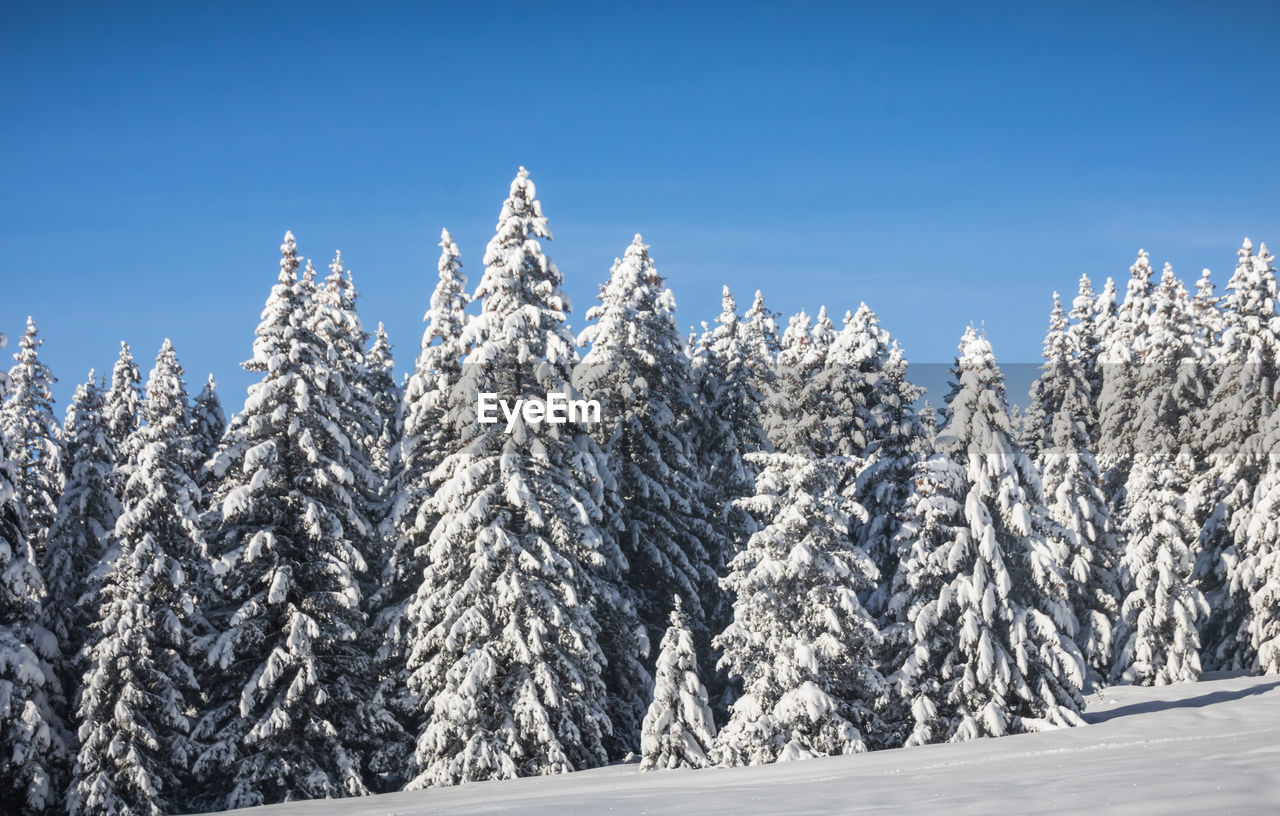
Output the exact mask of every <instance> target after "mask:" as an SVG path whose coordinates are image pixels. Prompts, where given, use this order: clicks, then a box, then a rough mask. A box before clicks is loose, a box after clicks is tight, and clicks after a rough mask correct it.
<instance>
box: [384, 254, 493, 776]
mask: <svg viewBox="0 0 1280 816" xmlns="http://www.w3.org/2000/svg"><path fill="white" fill-rule="evenodd" d="M440 237H441V240H440V247H441V250H442V251H441V254H440V261H439V264H438V271H439V278H438V281H437V283H436V286H435V290H434V292H433V293H432V295H431V300H430V305H429V307H428V309H427V312H426V314H425V315H424V316H423V321H424V322H425V323H426V330H425V331H424V333H423V336H422V343H421V346H420V351H419V354H418V358H417V361H416V363H415V365H414V370H413V373H412V374H411V375H410V377H409V379H408V382H407V383H406V384H405V387H404V390H403V394H402V397H401V400H402V402H401V405H400V407H399V409H398V413H399V416H401V417H403V427H402V430H401V434H400V438H399V440H398V441H397V443H396V444H395V445H393V446H392V448H391V450H390V451H389V453H390V462H389V467H390V475H389V479H388V499H389V501H388V514H387V517H386V518H385V519H384V520H383V522H382V526H383V534H384V535H385V536H386V537H387V546H388V550H387V558H386V561H385V563H384V564H383V565H382V568H381V569H382V581H381V587H380V588H379V589H378V591H377V593H376V594H375V596H374V598H373V600H372V606H373V608H374V609H375V610H377V612H376V617H375V620H374V626H373V630H374V631H375V632H379V633H381V639H382V641H381V647H380V649H379V651H378V655H377V658H378V666H379V673H380V676H381V677H382V680H381V685H380V690H379V694H381V695H382V697H383V698H384V699H385V700H386V703H387V705H388V706H390V708H391V709H392V710H393V711H394V712H395V714H396V716H397V719H398V721H399V722H400V723H401V724H402V726H403V732H402V733H400V734H398V735H397V738H396V739H388V740H386V741H385V742H384V743H383V746H382V747H381V748H380V749H379V750H378V751H376V752H374V754H373V755H371V756H370V757H369V758H368V761H369V763H370V768H371V770H373V772H375V773H377V774H379V775H380V776H382V777H383V778H384V779H385V786H386V787H387V788H388V789H399V788H402V787H403V786H404V784H405V783H406V782H407V781H408V777H406V776H405V774H406V773H407V771H408V767H409V764H410V759H411V757H412V756H413V751H414V741H415V738H416V736H417V735H418V734H419V733H421V731H422V729H423V728H424V727H425V725H426V712H425V711H423V710H422V707H421V706H420V705H418V704H417V701H416V699H415V697H414V695H413V694H411V693H410V691H409V689H408V685H407V678H408V668H407V663H408V655H409V649H410V646H411V643H410V642H409V641H408V640H407V638H406V635H407V633H408V631H407V630H408V626H407V623H408V622H407V620H406V617H405V614H404V613H405V609H406V607H407V606H408V604H409V602H410V601H411V600H412V598H413V597H414V595H415V594H416V593H417V591H418V589H419V588H420V586H421V585H422V580H423V573H424V571H425V570H426V568H427V564H428V563H429V561H430V551H431V548H430V536H431V531H432V530H433V529H435V525H436V523H437V522H438V521H439V519H440V513H439V512H438V511H437V510H436V509H433V508H431V507H429V506H428V504H427V500H428V499H429V498H430V497H431V496H432V495H433V494H434V492H435V490H436V484H435V483H434V482H433V481H432V478H433V474H434V473H435V471H436V468H437V467H438V466H439V465H440V464H441V463H442V462H443V461H444V460H445V458H446V457H447V456H448V455H449V454H451V453H455V452H457V451H458V450H460V449H461V441H460V440H461V437H462V433H461V428H460V426H459V424H458V423H459V421H460V419H459V415H458V412H457V411H451V410H450V394H451V392H452V390H453V387H454V385H455V384H456V383H457V382H458V381H459V379H460V378H461V375H462V361H463V358H464V357H465V356H466V352H467V348H466V347H465V346H464V345H463V344H462V333H463V330H464V329H465V328H466V325H467V323H468V321H469V320H470V316H469V315H468V314H467V313H466V311H465V310H466V307H467V303H468V302H469V300H470V299H469V297H468V295H467V293H466V285H467V279H466V276H465V275H464V274H463V273H462V262H461V261H460V260H459V255H460V253H459V252H458V247H457V245H456V244H455V243H454V242H453V238H452V237H451V236H450V235H449V231H448V230H441V233H440ZM455 407H457V406H455ZM473 408H474V406H466V410H473ZM468 421H469V420H468Z"/></svg>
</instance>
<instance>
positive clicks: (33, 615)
mask: <svg viewBox="0 0 1280 816" xmlns="http://www.w3.org/2000/svg"><path fill="white" fill-rule="evenodd" d="M500 192H501V191H500V190H499V191H495V193H500ZM497 200H498V196H497V195H495V196H494V201H495V204H496V203H497ZM553 204H554V202H553ZM282 227H283V225H282ZM300 237H304V238H305V239H306V241H308V242H320V243H321V245H323V242H324V241H325V240H326V238H325V236H324V235H318V236H312V235H307V236H300ZM551 238H552V233H551V229H550V226H549V222H548V218H547V216H546V215H544V212H543V207H542V204H541V203H540V201H539V198H538V196H537V191H536V190H535V187H534V183H533V181H532V179H531V178H530V176H529V173H528V172H527V171H526V170H525V169H524V168H520V170H519V172H518V174H517V175H516V176H515V178H514V180H513V181H512V182H511V185H510V189H509V191H508V194H507V196H506V199H505V201H502V202H501V205H500V209H499V214H498V219H497V224H496V228H495V230H494V232H493V236H492V238H491V240H489V242H488V245H487V246H486V247H485V248H484V251H483V254H479V250H478V248H475V249H468V250H467V251H464V250H463V249H462V248H460V247H459V246H458V245H457V244H456V243H455V242H454V240H453V239H452V237H451V236H450V233H449V232H448V231H442V232H441V234H440V242H439V250H440V252H439V260H438V263H436V264H435V265H434V267H433V266H432V260H431V259H432V258H434V256H435V251H434V248H432V247H424V251H423V256H422V262H421V263H420V264H419V266H420V267H421V269H422V274H421V280H422V289H421V291H418V292H406V293H404V296H405V297H409V298H416V299H419V300H421V302H422V304H423V307H424V311H425V317H424V329H423V334H422V338H421V342H420V343H407V342H404V341H401V342H400V345H399V348H397V349H395V352H396V353H397V354H399V355H402V363H403V361H405V360H412V361H413V362H412V365H411V367H409V368H410V370H411V373H410V374H409V375H408V376H406V377H397V376H396V373H395V359H394V358H393V347H392V343H391V340H390V338H389V337H388V333H387V331H386V330H385V329H384V328H383V326H382V324H380V323H377V322H376V321H375V320H374V319H373V318H376V315H367V314H366V315H362V314H361V313H360V309H359V297H358V291H357V288H356V281H355V279H354V277H353V275H352V273H351V272H350V271H349V270H348V269H347V267H346V265H345V264H346V259H344V258H343V257H342V256H341V255H335V257H334V258H333V260H332V261H330V262H328V263H325V262H324V261H322V260H312V259H311V258H310V257H309V256H306V255H303V254H302V250H301V247H300V244H299V243H298V242H297V241H296V240H295V237H294V235H293V234H292V233H285V234H284V238H283V243H282V244H281V245H280V248H279V253H278V264H277V256H276V253H275V251H274V249H273V248H272V247H269V246H268V247H263V252H262V264H261V270H262V271H261V285H262V292H263V294H264V295H265V305H264V306H263V308H262V312H261V320H260V322H259V323H258V326H257V330H256V332H255V333H254V335H253V337H252V344H251V354H249V356H248V359H247V360H245V361H244V362H243V363H242V365H243V368H244V369H245V370H246V371H247V372H249V373H250V374H251V376H252V377H253V378H254V381H253V385H252V386H251V387H250V388H249V390H248V393H247V395H246V396H245V397H244V398H243V402H241V398H240V396H239V395H234V400H233V399H232V395H230V394H225V393H220V392H219V391H218V389H217V388H216V384H215V382H214V380H213V377H212V376H210V377H209V378H208V379H207V380H205V379H203V375H200V376H194V375H189V373H188V372H185V371H184V369H183V366H182V363H181V354H182V349H178V348H175V347H174V345H173V344H172V343H170V342H169V341H167V340H166V341H165V342H164V344H163V345H162V346H161V347H160V348H159V349H158V350H153V349H139V348H130V347H129V346H128V345H126V344H124V343H121V344H120V346H119V348H118V349H115V348H101V349H97V350H96V351H95V353H97V354H100V355H102V360H103V363H102V365H103V367H102V368H100V369H98V370H96V371H90V372H88V376H87V377H86V378H85V379H84V381H83V382H82V383H80V384H79V385H77V386H76V387H75V391H74V397H73V398H72V400H71V401H70V404H69V405H66V406H65V408H64V407H63V406H57V405H55V404H54V400H53V383H54V382H55V378H54V373H53V372H51V371H50V368H49V367H48V365H47V364H46V362H45V361H44V360H42V358H41V344H42V342H43V339H42V337H41V335H40V333H39V331H38V328H37V323H36V320H35V319H34V318H39V315H34V316H33V318H28V320H27V324H26V331H25V333H24V334H22V336H21V337H18V338H16V342H15V338H9V339H10V343H9V349H8V350H7V352H12V359H13V364H12V367H10V368H9V369H8V372H7V375H6V374H0V395H2V396H3V403H2V405H0V786H2V787H0V803H2V804H0V812H4V813H12V814H23V815H24V816H37V815H38V814H60V813H67V814H73V816H97V815H98V814H104V815H105V814H113V815H114V814H175V813H192V812H208V811H219V810H228V809H233V808H240V807H246V806H253V805H260V804H271V803H278V802H285V801H292V800H300V799H315V798H337V797H360V796H366V795H369V794H374V793H383V792H390V791H400V790H417V789H424V788H438V787H442V786H452V785H459V784H462V783H468V782H475V781H481V780H493V779H509V778H515V777H526V776H537V775H546V774H559V773H564V772H570V771H578V770H583V769H590V768H596V767H599V766H604V765H609V764H614V763H631V762H634V763H636V766H637V767H638V768H639V769H640V771H642V772H645V773H646V774H647V773H648V772H654V773H655V774H657V773H658V772H661V771H664V770H667V769H675V768H690V769H702V768H707V767H711V766H743V765H760V764H768V763H774V762H779V761H785V760H799V759H807V758H812V757H825V756H834V755H843V754H860V753H863V752H875V751H884V750H888V749H894V748H900V747H903V746H911V745H921V744H928V743H940V742H961V741H968V740H976V739H980V738H987V737H1002V736H1004V735H1011V734H1020V733H1026V732H1038V731H1046V730H1053V729H1069V728H1074V727H1077V726H1081V725H1083V724H1084V720H1083V718H1082V711H1083V707H1084V698H1085V695H1087V694H1089V693H1092V692H1094V691H1097V690H1099V689H1103V688H1106V687H1112V686H1129V685H1134V686H1160V685H1167V684H1173V683H1181V682H1184V681H1191V680H1196V679H1198V678H1199V677H1200V676H1201V674H1202V673H1205V672H1211V671H1222V670H1233V671H1236V672H1244V673H1250V674H1280V411H1276V410H1275V407H1276V400H1277V397H1278V396H1280V377H1278V375H1280V314H1278V313H1277V306H1276V304H1277V294H1278V292H1277V276H1276V270H1275V264H1274V258H1273V256H1272V255H1271V254H1270V253H1269V252H1268V250H1267V247H1266V245H1265V244H1262V243H1257V244H1255V243H1252V242H1251V241H1250V240H1249V239H1244V241H1243V243H1242V244H1241V246H1240V247H1239V249H1238V251H1237V255H1236V262H1235V267H1234V271H1232V272H1231V274H1230V276H1229V279H1227V280H1221V281H1217V282H1215V281H1213V280H1211V279H1210V278H1211V276H1210V273H1209V272H1208V270H1206V271H1205V273H1204V274H1203V275H1202V276H1199V277H1197V278H1196V279H1195V280H1193V281H1191V282H1190V283H1188V282H1187V281H1184V279H1183V278H1182V277H1180V276H1179V275H1178V274H1177V273H1175V272H1174V270H1173V268H1172V267H1171V266H1170V265H1168V264H1165V265H1164V266H1163V268H1157V267H1156V266H1155V265H1154V264H1153V262H1152V260H1151V259H1150V258H1149V257H1148V255H1147V253H1146V252H1143V251H1139V252H1138V254H1137V256H1136V258H1135V259H1134V261H1133V264H1132V266H1131V267H1129V269H1128V270H1127V273H1126V272H1125V270H1124V269H1123V268H1121V269H1118V270H1110V269H1098V270H1089V274H1088V275H1082V276H1081V277H1080V279H1079V287H1078V290H1077V291H1076V292H1069V293H1065V294H1062V295H1060V294H1058V293H1050V292H1045V293H1044V296H1045V297H1044V302H1045V304H1046V305H1050V304H1051V308H1050V309H1048V310H1047V315H1046V317H1047V324H1046V325H1047V330H1046V333H1045V336H1044V345H1043V362H1042V364H1041V366H1040V368H1039V370H1038V372H1037V376H1036V378H1035V382H1034V385H1033V386H1032V388H1031V391H1030V393H1029V394H1023V393H1018V392H1016V391H1013V390H1011V389H1010V388H1009V387H1008V386H1007V385H1006V378H1005V375H1004V374H1003V373H1002V371H1001V366H1000V363H999V362H998V360H997V352H998V351H999V349H997V348H994V347H993V344H992V342H991V341H990V340H989V339H988V337H987V336H986V334H985V333H984V331H983V330H982V329H981V327H979V326H975V325H970V326H968V327H966V326H965V325H964V324H963V323H957V325H956V326H955V327H954V329H955V336H956V338H957V340H958V344H957V350H956V354H955V359H954V364H953V365H952V367H951V369H950V375H949V377H950V379H949V389H948V390H947V391H946V393H932V392H931V393H929V394H928V395H927V396H928V398H927V399H926V398H925V397H926V395H925V393H924V389H923V388H922V387H921V386H920V385H919V384H918V382H913V372H912V366H911V364H910V362H909V354H908V350H907V349H905V348H904V347H903V346H901V345H900V344H899V342H898V341H897V340H895V339H894V336H893V335H892V334H891V333H890V328H891V327H887V326H882V325H881V322H880V319H879V318H878V317H877V314H876V312H875V311H873V310H872V308H871V307H870V306H869V305H868V304H866V303H822V302H815V303H813V304H812V311H802V312H799V313H798V314H795V315H790V316H785V315H779V314H776V313H775V312H773V311H772V310H771V309H770V307H769V305H768V304H767V302H766V300H765V298H764V296H763V294H762V293H760V292H731V291H730V288H729V287H728V286H726V287H725V288H724V290H723V300H722V309H721V312H720V314H719V315H718V316H716V317H714V319H713V320H708V321H707V322H703V323H701V327H700V328H699V329H697V330H695V331H693V332H691V333H690V332H689V331H688V330H687V325H688V324H689V323H693V322H694V320H693V317H692V316H689V315H684V314H681V315H680V318H679V320H678V319H677V312H676V297H675V295H674V294H673V292H672V290H671V289H670V288H668V285H667V282H666V280H665V279H664V277H663V275H662V273H661V271H660V270H661V267H662V257H663V256H662V247H661V246H655V247H651V246H649V245H648V244H647V243H646V242H645V241H644V239H643V238H642V237H641V236H640V235H636V236H635V239H634V240H633V241H632V242H631V243H630V244H629V245H626V246H619V247H618V248H617V250H618V252H619V253H620V257H619V258H618V259H616V260H614V261H613V264H612V267H611V268H610V267H608V263H607V259H601V260H602V261H603V263H602V264H601V266H600V267H599V272H600V275H599V278H600V280H599V283H600V286H599V294H598V298H597V299H596V302H595V303H593V304H590V306H589V308H586V309H585V310H582V311H571V309H570V305H569V300H568V297H567V296H566V294H565V292H564V291H563V289H562V285H563V283H564V281H563V279H562V275H561V272H560V271H559V269H558V268H557V266H556V264H555V262H554V261H553V260H552V254H553V242H552V240H551ZM310 246H315V244H314V243H310ZM1223 249H1224V250H1226V251H1227V252H1228V253H1229V252H1230V248H1229V247H1224V248H1223ZM428 250H429V251H428ZM473 252H474V253H475V254H472V253H473ZM1227 257H1228V258H1229V257H1230V255H1229V254H1228V255H1227ZM1175 260H1176V259H1175ZM699 317H702V316H699ZM706 317H710V315H707V316H706ZM935 317H936V318H937V319H940V320H946V319H947V315H936V316H935ZM682 321H683V322H684V324H685V325H686V328H684V329H682V327H681V326H682ZM249 344H250V338H248V337H246V338H245V347H246V348H247V347H248V346H249ZM153 353H154V357H153ZM227 353H228V354H232V353H235V351H234V350H228V352H227ZM242 356H243V355H242ZM113 358H114V361H113ZM405 367H406V366H404V365H403V364H402V366H401V368H402V369H403V368H405ZM58 375H59V376H60V377H72V376H78V373H77V372H58ZM482 394H487V395H498V396H499V397H501V398H502V399H504V400H507V401H510V402H512V403H515V401H517V400H522V401H525V403H527V404H526V410H524V411H523V412H520V411H513V412H510V413H509V414H506V415H503V414H499V416H498V421H486V419H485V417H484V416H483V414H482V412H480V410H479V405H480V402H481V395H482ZM553 394H554V395H559V396H560V398H561V400H562V401H565V402H568V401H573V400H581V401H588V400H589V401H594V402H595V403H598V406H599V409H600V410H599V414H598V417H597V418H593V419H598V421H586V420H584V418H583V417H582V416H580V415H579V416H577V417H574V416H573V415H572V414H570V416H569V418H568V419H567V420H565V419H563V418H562V419H560V420H559V421H553V420H552V418H551V417H552V414H551V413H550V408H549V407H548V406H549V405H551V404H552V403H553V400H552V398H551V397H550V396H549V395H553ZM528 404H534V405H535V407H536V409H537V410H534V411H530V410H528ZM562 404H563V403H562ZM504 410H505V409H504Z"/></svg>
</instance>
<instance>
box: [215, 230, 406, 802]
mask: <svg viewBox="0 0 1280 816" xmlns="http://www.w3.org/2000/svg"><path fill="white" fill-rule="evenodd" d="M281 253H282V257H281V260H280V274H279V279H278V282H277V283H276V285H275V287H274V288H273V289H272V291H271V296H270V297H269V298H268V299H267V304H266V307H265V309H264V310H263V313H262V321H261V322H260V323H259V324H258V329H257V337H256V339H255V340H254V344H253V352H254V354H253V359H251V360H249V361H248V362H247V363H245V368H246V370H248V371H253V372H260V373H261V374H262V379H261V380H260V381H259V382H257V383H255V384H254V385H253V386H251V387H250V389H249V395H248V398H247V399H246V401H245V406H244V410H243V411H241V412H240V413H238V414H236V416H235V417H234V419H233V420H232V423H231V427H230V428H229V429H228V431H227V436H226V441H225V444H224V445H223V447H222V450H221V451H220V452H219V453H218V455H217V457H216V458H215V460H214V463H213V466H212V472H213V477H214V479H216V480H217V485H216V488H215V493H214V499H213V502H212V510H211V511H210V512H209V513H208V515H207V519H206V524H207V525H208V533H207V539H208V541H209V545H210V549H211V551H212V556H213V557H214V558H215V559H216V561H215V563H214V569H215V570H216V571H217V572H218V576H217V579H216V582H215V593H214V594H215V602H214V603H213V604H211V606H210V611H211V618H212V623H213V624H214V626H215V628H216V630H217V631H218V632H219V633H220V634H219V635H218V637H217V639H216V640H215V642H214V643H213V646H212V647H211V650H210V653H209V658H208V659H209V666H208V667H207V668H206V670H205V672H204V675H205V677H206V680H205V683H206V689H205V691H206V694H207V695H208V697H209V702H208V705H207V709H206V713H205V715H204V717H203V718H202V720H201V723H200V726H199V728H198V729H197V736H198V738H199V739H200V740H201V741H202V742H203V743H204V745H202V752H201V755H200V757H199V759H198V761H197V762H196V771H197V773H198V774H199V775H200V776H201V777H202V778H203V779H204V780H205V781H206V784H207V786H208V787H207V790H205V791H204V792H203V794H204V797H203V800H202V802H201V804H202V806H205V807H212V808H218V807H223V808H236V807H244V806H248V805H255V804H262V803H265V802H280V801H284V800H286V799H297V798H324V797H338V796H354V795H360V794H364V793H367V792H368V788H367V786H366V785H365V782H364V780H363V776H362V772H361V762H360V752H361V751H362V750H363V748H364V747H365V746H367V745H368V744H369V743H370V742H371V741H373V740H375V739H376V734H377V733H378V729H379V728H380V727H384V726H380V725H379V724H380V723H382V722H383V720H384V714H383V713H382V712H380V711H378V710H377V701H376V699H375V698H374V696H373V694H372V689H371V686H372V677H371V672H370V671H369V669H368V666H369V664H370V660H371V658H370V657H369V656H368V655H367V654H366V653H365V652H364V650H363V649H362V648H361V646H360V644H359V643H358V642H357V641H358V639H359V634H360V633H361V632H362V631H363V629H364V626H365V618H364V614H363V612H362V609H361V601H362V599H361V586H360V580H359V579H360V575H361V573H362V572H363V571H364V570H365V561H364V558H363V556H362V554H361V552H360V550H359V548H358V546H357V543H356V541H355V540H354V539H353V536H354V537H358V536H360V535H362V534H363V529H362V524H363V523H364V522H363V519H360V518H358V517H357V516H355V515H354V514H355V513H357V512H358V510H357V508H358V507H359V504H358V501H357V499H356V497H355V496H354V495H353V494H354V492H355V491H356V489H357V487H356V485H355V484H354V477H353V475H352V474H353V472H354V471H355V470H358V469H361V468H367V467H368V465H367V462H366V463H359V464H360V466H359V468H358V467H356V466H355V465H353V463H351V462H350V461H348V459H349V454H350V452H351V451H353V450H356V449H357V448H356V446H355V445H353V444H352V442H351V440H350V439H349V438H348V436H347V429H345V428H344V427H343V425H342V422H343V415H342V413H341V412H340V410H339V407H338V401H339V400H340V399H341V398H342V397H343V393H342V392H341V390H340V384H341V382H342V378H341V377H337V376H334V375H335V372H334V370H333V366H334V365H335V364H336V363H335V362H334V359H333V355H331V353H330V349H329V347H328V346H327V345H326V343H325V342H324V340H323V339H322V338H321V337H320V336H319V335H318V334H317V333H316V330H315V327H316V324H317V320H316V317H315V303H314V299H315V296H316V292H315V288H316V284H315V277H314V273H313V272H311V271H310V270H309V271H308V272H307V273H305V274H303V275H302V276H301V277H299V276H298V274H297V272H298V266H299V261H298V257H297V247H296V245H295V243H294V240H293V235H292V234H286V235H285V241H284V244H283V245H282V246H281ZM371 701H372V702H371Z"/></svg>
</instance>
